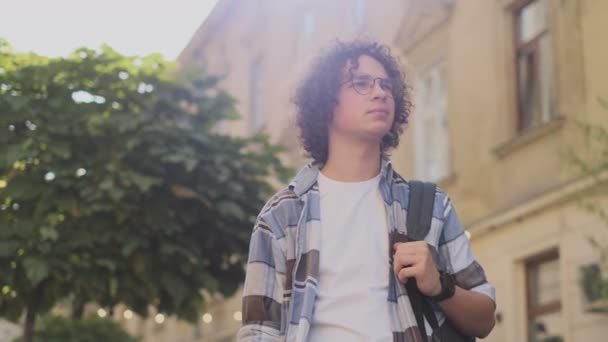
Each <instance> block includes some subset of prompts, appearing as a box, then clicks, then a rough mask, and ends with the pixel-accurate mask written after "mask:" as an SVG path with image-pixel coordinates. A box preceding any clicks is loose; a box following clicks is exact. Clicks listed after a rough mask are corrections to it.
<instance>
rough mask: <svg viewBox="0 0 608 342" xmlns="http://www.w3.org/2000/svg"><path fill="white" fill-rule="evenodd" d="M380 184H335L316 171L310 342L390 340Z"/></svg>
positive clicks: (383, 214) (384, 227)
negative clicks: (316, 266) (317, 223)
mask: <svg viewBox="0 0 608 342" xmlns="http://www.w3.org/2000/svg"><path fill="white" fill-rule="evenodd" d="M379 180H380V175H378V176H376V177H374V178H372V179H370V180H367V181H364V182H348V183H347V182H338V181H335V180H332V179H329V178H327V177H326V176H324V175H323V174H321V173H319V177H318V183H319V192H320V195H321V253H320V258H321V259H320V270H319V271H320V274H319V283H318V296H317V300H316V302H315V307H314V313H313V318H312V324H311V328H310V329H311V330H310V339H309V341H311V342H318V341H392V340H393V338H392V332H391V327H390V316H389V305H388V301H387V297H388V277H389V267H390V266H389V257H388V251H389V249H388V248H389V246H388V243H389V242H388V228H387V222H386V212H385V208H384V204H383V201H382V196H381V194H380V190H379V189H378V182H379Z"/></svg>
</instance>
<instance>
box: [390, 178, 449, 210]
mask: <svg viewBox="0 0 608 342" xmlns="http://www.w3.org/2000/svg"><path fill="white" fill-rule="evenodd" d="M412 181H414V180H408V179H406V178H405V177H403V176H401V175H400V174H399V173H398V172H393V191H398V192H401V193H402V194H403V195H404V197H405V198H404V199H403V202H406V203H405V205H406V206H407V205H408V203H409V193H410V185H411V182H412ZM450 206H451V201H450V196H449V195H448V193H447V192H446V191H444V190H443V189H441V188H440V187H438V186H437V187H436V188H435V202H434V205H433V216H434V217H437V218H440V219H444V218H445V215H446V210H447V209H448V208H449V207H450Z"/></svg>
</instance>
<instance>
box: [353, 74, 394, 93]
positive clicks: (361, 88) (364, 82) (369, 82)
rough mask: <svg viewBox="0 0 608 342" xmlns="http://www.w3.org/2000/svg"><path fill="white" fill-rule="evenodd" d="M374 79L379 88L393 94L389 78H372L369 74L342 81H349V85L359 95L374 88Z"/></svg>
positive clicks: (391, 82)
mask: <svg viewBox="0 0 608 342" xmlns="http://www.w3.org/2000/svg"><path fill="white" fill-rule="evenodd" d="M376 80H378V81H379V84H380V88H382V90H384V91H386V92H388V93H389V94H390V95H391V96H392V95H393V81H392V80H391V79H389V78H382V77H376V78H372V77H371V76H367V75H362V76H354V77H353V78H352V79H351V80H348V81H346V82H344V83H343V84H346V83H349V82H350V83H351V86H352V87H353V89H355V91H356V92H357V93H359V94H361V95H368V94H369V93H371V92H372V89H374V86H375V85H376Z"/></svg>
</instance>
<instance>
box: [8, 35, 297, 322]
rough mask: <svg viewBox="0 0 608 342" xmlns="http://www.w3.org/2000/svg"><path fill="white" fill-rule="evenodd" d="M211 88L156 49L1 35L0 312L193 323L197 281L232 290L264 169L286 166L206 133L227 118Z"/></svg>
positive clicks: (259, 145)
mask: <svg viewBox="0 0 608 342" xmlns="http://www.w3.org/2000/svg"><path fill="white" fill-rule="evenodd" d="M217 83H218V79H217V78H215V77H212V76H209V75H205V74H204V73H202V72H200V71H192V70H189V71H188V72H185V71H179V70H178V69H177V68H176V66H175V65H173V64H171V63H168V62H166V61H165V60H163V59H162V57H161V56H159V55H150V56H147V57H144V58H137V57H125V56H123V55H121V54H119V53H117V52H115V51H113V50H112V49H110V48H109V47H107V46H104V47H102V48H101V49H99V50H91V49H85V48H83V49H79V50H77V51H75V52H74V53H73V54H72V55H70V56H69V57H66V58H46V57H42V56H38V55H34V54H20V53H15V52H13V51H12V50H11V47H10V45H9V44H8V43H7V42H5V41H0V290H1V292H0V315H3V316H7V317H9V318H12V319H16V318H17V317H19V315H21V314H22V312H23V311H24V310H27V311H28V312H29V313H32V312H33V314H34V315H35V313H37V312H44V311H46V310H48V309H49V308H51V307H52V306H53V305H54V304H55V303H56V302H57V300H59V299H61V298H65V297H70V298H72V299H73V300H74V302H75V303H76V304H77V305H79V306H80V307H82V304H83V303H86V302H96V303H99V304H100V305H102V306H105V307H110V308H111V307H113V306H114V305H116V304H117V303H124V304H126V305H127V306H128V307H129V308H131V309H132V310H133V311H135V312H137V313H138V314H140V315H146V313H147V310H148V307H149V306H153V307H155V308H157V310H158V311H160V312H164V313H166V314H176V315H178V316H179V317H181V318H185V319H189V320H194V319H196V317H197V315H198V313H199V312H200V310H201V308H202V306H203V304H204V303H203V302H204V300H203V297H202V296H201V291H200V290H201V289H205V290H207V291H208V292H210V293H214V292H220V293H223V294H225V295H229V294H231V293H233V292H234V291H235V289H236V288H237V287H238V285H239V283H240V282H241V281H242V279H243V272H244V271H243V267H242V263H243V261H244V259H245V253H246V250H247V245H248V239H249V234H250V230H251V225H252V220H253V218H254V217H255V215H256V214H257V211H258V210H259V208H260V207H261V206H262V205H263V201H264V200H265V199H267V198H268V196H269V194H270V192H271V190H272V189H271V186H270V185H269V183H268V182H267V180H268V177H269V176H272V175H273V176H279V177H286V176H287V174H288V173H289V171H288V170H286V169H285V168H284V167H283V166H282V165H281V163H280V161H279V159H278V153H280V151H281V149H280V148H279V147H277V146H275V145H272V144H270V143H269V142H268V139H267V138H266V137H264V136H255V137H252V138H235V137H229V136H225V135H220V134H217V133H215V131H216V130H215V129H214V127H215V126H216V124H217V123H218V121H219V120H226V119H234V118H236V117H237V113H236V111H235V105H234V104H235V103H234V102H235V101H234V99H233V98H232V97H230V96H229V95H228V94H226V93H225V92H223V91H221V90H219V89H218V87H217ZM28 317H29V316H28ZM33 317H35V316H33ZM28 319H33V318H32V317H29V318H28ZM26 325H27V322H26ZM27 328H28V327H27V326H26V329H27ZM30 329H31V327H30Z"/></svg>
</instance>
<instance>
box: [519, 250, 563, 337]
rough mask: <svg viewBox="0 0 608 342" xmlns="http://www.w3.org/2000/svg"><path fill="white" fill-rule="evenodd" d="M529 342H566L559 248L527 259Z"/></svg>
mask: <svg viewBox="0 0 608 342" xmlns="http://www.w3.org/2000/svg"><path fill="white" fill-rule="evenodd" d="M526 286H527V300H528V303H527V307H528V341H529V342H541V341H563V330H562V329H563V325H564V324H563V323H564V322H563V320H562V315H561V293H560V292H561V288H560V267H559V252H558V250H557V249H554V250H550V251H548V252H546V253H543V254H541V255H538V256H536V257H534V258H531V259H530V260H528V261H527V262H526Z"/></svg>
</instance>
